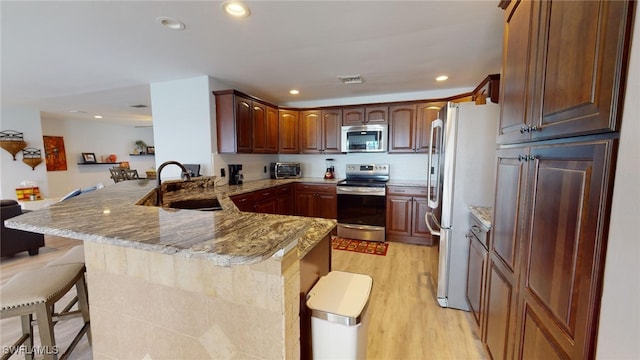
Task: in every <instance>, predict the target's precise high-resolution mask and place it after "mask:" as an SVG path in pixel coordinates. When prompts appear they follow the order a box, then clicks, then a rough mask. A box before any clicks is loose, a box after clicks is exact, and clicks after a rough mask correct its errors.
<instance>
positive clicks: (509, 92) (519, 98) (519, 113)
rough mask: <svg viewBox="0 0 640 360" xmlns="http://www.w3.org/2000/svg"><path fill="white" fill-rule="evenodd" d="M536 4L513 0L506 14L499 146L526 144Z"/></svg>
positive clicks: (501, 76)
mask: <svg viewBox="0 0 640 360" xmlns="http://www.w3.org/2000/svg"><path fill="white" fill-rule="evenodd" d="M533 6H534V2H532V1H512V2H511V3H510V4H509V7H508V8H507V9H506V11H505V26H504V40H503V51H502V53H503V55H502V74H501V75H500V84H501V87H502V88H501V89H500V105H501V107H500V126H499V129H498V143H508V142H514V141H525V140H528V139H529V135H528V134H529V133H527V132H520V130H521V129H522V128H523V127H525V126H526V125H527V120H528V114H527V109H528V107H527V105H526V104H527V101H530V99H528V96H527V94H528V93H529V91H528V89H529V77H528V73H529V69H528V64H529V62H530V61H529V59H530V57H531V56H530V49H531V38H532V35H531V33H532V32H533V29H532V24H533V23H534V21H533V14H534V12H533Z"/></svg>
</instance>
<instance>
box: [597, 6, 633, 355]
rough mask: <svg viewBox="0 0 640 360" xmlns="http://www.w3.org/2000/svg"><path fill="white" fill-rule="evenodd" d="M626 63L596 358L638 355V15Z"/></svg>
mask: <svg viewBox="0 0 640 360" xmlns="http://www.w3.org/2000/svg"><path fill="white" fill-rule="evenodd" d="M636 16H638V10H637V8H636ZM629 63H630V64H631V65H630V66H629V76H628V80H627V91H626V95H625V104H624V115H623V119H622V128H621V131H622V134H621V136H620V147H619V149H618V161H617V169H616V179H615V185H614V189H613V203H612V207H611V224H610V226H611V227H610V230H609V241H608V248H607V258H606V262H605V271H604V288H603V294H602V305H601V309H600V325H599V328H598V344H597V349H596V358H598V359H640V241H638V230H637V227H638V221H639V220H640V188H639V187H638V185H639V184H640V180H639V179H640V142H638V138H640V103H639V102H638V99H640V68H639V67H638V64H640V19H637V18H636V23H635V28H634V34H633V46H632V48H631V59H630V61H629Z"/></svg>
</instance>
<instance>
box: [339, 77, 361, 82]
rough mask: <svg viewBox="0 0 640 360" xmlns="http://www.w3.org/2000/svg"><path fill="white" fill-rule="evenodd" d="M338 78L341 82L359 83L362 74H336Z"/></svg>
mask: <svg viewBox="0 0 640 360" xmlns="http://www.w3.org/2000/svg"><path fill="white" fill-rule="evenodd" d="M338 79H340V81H342V83H343V84H361V83H362V76H360V75H349V76H338Z"/></svg>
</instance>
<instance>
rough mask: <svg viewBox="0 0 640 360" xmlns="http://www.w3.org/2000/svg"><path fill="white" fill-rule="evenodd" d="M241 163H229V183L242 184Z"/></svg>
mask: <svg viewBox="0 0 640 360" xmlns="http://www.w3.org/2000/svg"><path fill="white" fill-rule="evenodd" d="M242 179H243V176H242V164H230V165H229V185H242Z"/></svg>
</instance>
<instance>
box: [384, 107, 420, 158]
mask: <svg viewBox="0 0 640 360" xmlns="http://www.w3.org/2000/svg"><path fill="white" fill-rule="evenodd" d="M416 109H417V106H416V104H407V105H397V106H390V107H389V152H390V153H409V152H414V151H415V138H416Z"/></svg>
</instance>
